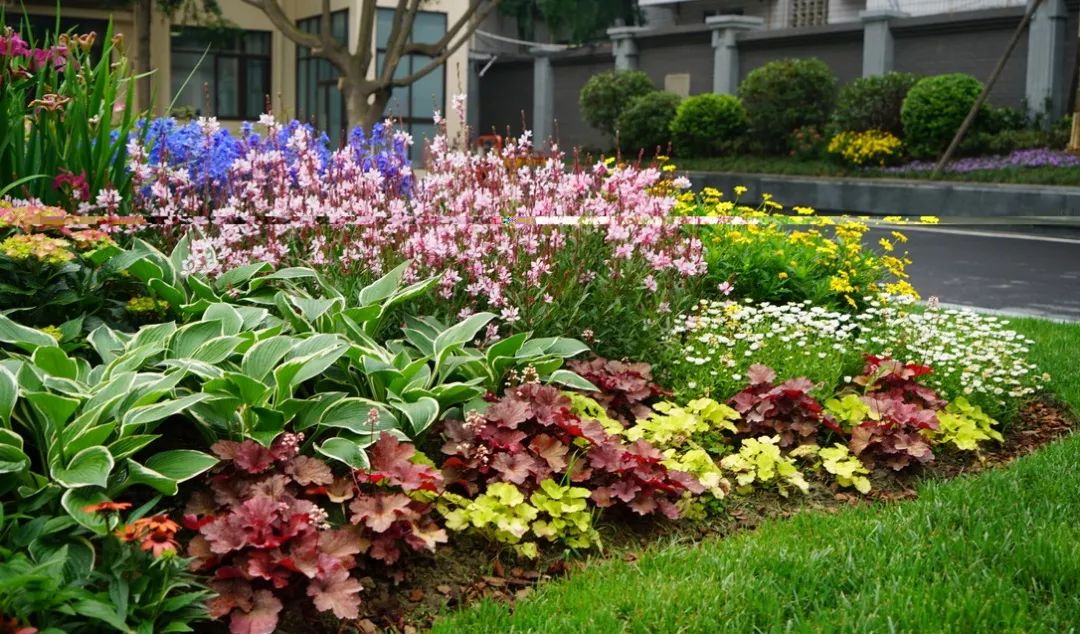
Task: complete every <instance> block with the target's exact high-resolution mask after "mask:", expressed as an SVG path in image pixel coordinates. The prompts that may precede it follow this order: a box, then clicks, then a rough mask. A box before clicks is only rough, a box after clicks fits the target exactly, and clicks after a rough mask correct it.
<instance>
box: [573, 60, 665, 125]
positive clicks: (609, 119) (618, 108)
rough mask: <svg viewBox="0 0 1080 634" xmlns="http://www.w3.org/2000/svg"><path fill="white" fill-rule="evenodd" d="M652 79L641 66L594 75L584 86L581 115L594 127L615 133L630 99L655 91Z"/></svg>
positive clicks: (581, 96)
mask: <svg viewBox="0 0 1080 634" xmlns="http://www.w3.org/2000/svg"><path fill="white" fill-rule="evenodd" d="M655 90H656V88H655V87H654V86H653V83H652V80H651V79H649V76H648V75H646V74H645V73H643V72H641V71H638V70H629V71H608V72H606V73H600V74H598V75H593V76H592V77H590V78H589V81H587V82H585V85H584V86H583V87H582V88H581V95H580V96H579V98H578V102H579V104H580V106H581V116H582V117H583V118H584V119H585V122H586V123H588V124H589V125H591V126H592V127H594V128H596V129H598V130H602V131H603V132H605V133H606V134H610V135H614V134H615V126H616V124H617V123H618V121H619V115H620V114H622V112H623V110H625V109H626V108H627V107H628V106H629V105H630V102H632V101H633V100H634V98H636V97H640V96H642V95H645V94H648V93H650V92H654V91H655Z"/></svg>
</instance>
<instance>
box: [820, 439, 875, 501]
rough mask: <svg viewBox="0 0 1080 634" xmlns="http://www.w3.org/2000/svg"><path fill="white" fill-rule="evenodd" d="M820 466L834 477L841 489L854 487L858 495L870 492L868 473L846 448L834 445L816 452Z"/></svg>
mask: <svg viewBox="0 0 1080 634" xmlns="http://www.w3.org/2000/svg"><path fill="white" fill-rule="evenodd" d="M818 455H820V456H821V461H822V462H821V465H822V466H823V467H824V468H825V470H826V471H828V472H829V473H831V474H833V475H834V476H836V483H837V484H839V485H840V486H842V487H855V490H856V491H858V492H859V493H869V492H870V479H869V478H867V477H866V476H868V475H870V472H869V471H868V470H867V469H866V467H865V466H864V465H863V463H862V461H861V460H859V459H858V458H857V457H856V456H853V455H852V454H851V451H850V450H849V449H848V448H847V446H845V445H842V444H840V443H836V444H835V445H833V446H832V447H825V448H823V449H821V451H819V452H818Z"/></svg>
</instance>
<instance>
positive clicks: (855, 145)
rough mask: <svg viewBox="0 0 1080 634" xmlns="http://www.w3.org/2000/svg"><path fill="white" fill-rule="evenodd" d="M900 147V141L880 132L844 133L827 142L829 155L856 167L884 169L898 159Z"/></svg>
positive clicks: (901, 145) (901, 144)
mask: <svg viewBox="0 0 1080 634" xmlns="http://www.w3.org/2000/svg"><path fill="white" fill-rule="evenodd" d="M902 147H903V143H901V142H900V139H898V138H896V137H895V136H893V135H892V134H891V133H889V132H885V131H882V130H866V131H863V132H849V131H845V132H841V133H839V134H837V135H836V136H834V137H833V138H832V140H831V141H829V153H830V154H833V155H834V156H837V157H839V158H840V159H841V160H843V161H844V162H846V163H848V164H849V165H854V166H856V167H862V166H864V165H876V166H879V167H884V166H885V164H886V163H889V162H891V161H894V160H895V159H896V158H898V157H899V155H900V152H901V148H902Z"/></svg>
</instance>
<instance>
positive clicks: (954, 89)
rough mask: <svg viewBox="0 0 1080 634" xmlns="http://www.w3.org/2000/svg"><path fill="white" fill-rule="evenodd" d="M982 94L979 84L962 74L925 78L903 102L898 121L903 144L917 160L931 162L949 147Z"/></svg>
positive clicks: (912, 88) (980, 84) (910, 91)
mask: <svg viewBox="0 0 1080 634" xmlns="http://www.w3.org/2000/svg"><path fill="white" fill-rule="evenodd" d="M980 92H982V82H980V81H979V80H978V79H975V78H974V77H972V76H971V75H967V74H965V73H950V74H948V75H935V76H933V77H924V78H923V79H920V80H919V81H917V82H916V83H915V85H914V86H912V87H911V90H909V91H908V94H907V97H906V98H905V99H904V105H903V107H901V109H900V119H901V121H902V122H903V124H904V141H905V143H907V147H908V151H909V152H910V153H911V154H912V156H915V157H916V158H933V157H936V156H938V155H939V154H941V152H943V151H944V150H945V148H946V147H948V145H949V141H951V140H952V138H953V135H955V134H956V131H957V130H958V129H959V128H960V124H961V123H963V122H964V117H966V116H967V113H968V111H969V110H971V106H972V104H974V103H975V100H976V99H978V98H979V93H980Z"/></svg>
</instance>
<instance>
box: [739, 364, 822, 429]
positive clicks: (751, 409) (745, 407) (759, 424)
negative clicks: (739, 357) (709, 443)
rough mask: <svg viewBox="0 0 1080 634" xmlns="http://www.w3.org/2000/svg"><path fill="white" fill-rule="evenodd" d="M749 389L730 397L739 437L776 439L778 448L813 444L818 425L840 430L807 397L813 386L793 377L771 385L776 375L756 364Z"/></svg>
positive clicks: (816, 402)
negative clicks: (769, 437)
mask: <svg viewBox="0 0 1080 634" xmlns="http://www.w3.org/2000/svg"><path fill="white" fill-rule="evenodd" d="M749 378H750V386H749V387H747V388H746V389H745V390H743V391H741V392H739V393H738V394H736V395H735V396H734V397H732V398H731V401H730V404H731V406H732V407H733V408H734V409H735V410H736V411H737V412H739V414H740V415H741V416H740V418H739V420H738V421H736V428H737V429H738V431H739V434H740V435H741V436H743V437H748V438H757V437H759V436H773V435H779V436H780V446H781V447H792V446H794V445H801V444H806V443H812V442H814V440H815V438H816V436H817V433H818V431H820V430H821V427H822V425H824V426H826V427H828V428H829V429H832V430H834V431H839V429H840V427H839V425H837V424H836V422H835V421H834V420H832V418H831V417H830V416H829V415H828V414H826V413H824V408H822V406H821V403H818V401H817V399H815V398H814V397H813V396H810V390H812V389H813V388H814V384H813V383H812V382H811V381H810V380H809V379H807V378H797V379H791V380H789V381H785V382H783V383H781V384H780V385H775V384H774V383H773V382H774V381H775V380H776V372H774V371H773V370H772V369H771V368H769V367H767V366H764V365H761V364H756V365H752V366H750V371H749Z"/></svg>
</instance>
